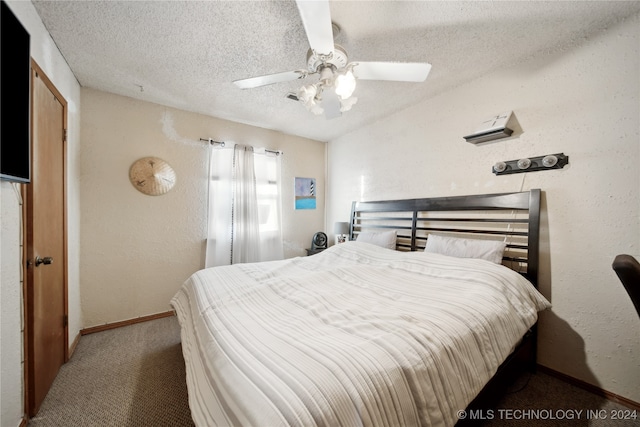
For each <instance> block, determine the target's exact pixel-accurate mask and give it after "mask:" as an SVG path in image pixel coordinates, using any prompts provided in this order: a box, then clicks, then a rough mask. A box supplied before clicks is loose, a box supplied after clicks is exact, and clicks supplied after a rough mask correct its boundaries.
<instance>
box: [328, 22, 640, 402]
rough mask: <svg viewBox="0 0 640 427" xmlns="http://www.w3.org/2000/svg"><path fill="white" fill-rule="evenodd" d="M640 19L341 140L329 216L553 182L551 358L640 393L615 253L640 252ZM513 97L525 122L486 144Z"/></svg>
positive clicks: (546, 272)
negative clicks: (383, 203)
mask: <svg viewBox="0 0 640 427" xmlns="http://www.w3.org/2000/svg"><path fill="white" fill-rule="evenodd" d="M639 33H640V19H639V17H638V16H635V17H633V18H632V19H630V20H628V21H627V22H626V23H623V24H622V25H619V26H616V27H613V28H611V29H609V30H608V31H607V32H606V33H605V34H601V35H600V36H597V37H593V38H591V39H589V40H585V42H584V44H583V46H581V47H580V48H579V49H576V50H574V51H570V52H563V53H556V54H543V55H540V56H539V57H537V58H533V59H531V60H530V61H529V62H527V63H524V64H521V65H520V66H517V67H513V68H510V69H504V70H501V71H499V72H495V73H493V74H492V75H489V76H486V77H484V78H482V79H479V80H476V81H474V82H471V83H469V84H466V85H464V86H461V87H458V88H456V89H454V90H451V91H449V92H448V93H444V94H441V95H439V96H437V97H435V98H433V99H430V100H427V101H424V102H422V103H420V104H418V105H416V106H414V107H412V108H409V109H407V110H405V111H403V112H401V113H399V114H396V115H394V116H392V117H389V118H387V119H385V120H381V121H379V122H377V123H375V124H373V125H371V126H368V127H365V128H363V129H360V130H358V131H356V132H352V133H351V134H348V135H345V136H343V137H341V138H338V139H336V140H334V141H331V142H329V144H328V145H329V147H328V174H327V180H328V183H327V195H328V197H327V224H333V222H335V221H345V220H348V215H349V209H350V204H351V201H352V200H376V199H394V198H411V197H430V196H434V197H435V196H447V195H465V194H477V193H497V192H508V191H519V190H520V189H521V188H522V189H524V190H527V189H531V188H540V189H542V190H543V191H544V196H543V209H544V213H543V220H542V230H541V232H542V242H541V243H542V249H541V263H542V264H541V277H540V289H541V291H542V292H543V293H544V294H545V296H547V297H548V298H549V299H550V300H551V302H552V303H553V309H552V310H551V311H550V312H546V313H543V315H542V317H541V321H540V337H539V357H538V362H539V363H540V364H542V365H544V366H547V367H550V368H552V369H555V370H557V371H560V372H563V373H565V374H568V375H570V376H573V377H575V378H578V379H581V380H583V381H587V382H589V383H591V384H594V385H597V386H598V387H601V388H603V389H605V390H608V391H610V392H612V393H615V394H618V395H621V396H623V397H626V398H628V399H632V400H634V401H635V402H640V388H639V387H638V384H640V340H639V339H638V337H639V335H638V331H639V330H640V319H639V318H638V315H637V314H636V312H635V311H634V308H633V305H632V303H631V301H630V299H629V298H628V296H627V295H626V293H625V291H624V290H623V288H622V286H621V284H620V282H619V281H618V279H617V277H616V275H615V273H614V272H613V270H612V269H611V262H612V261H613V258H614V257H615V255H616V254H619V253H628V254H631V255H634V256H636V257H640V191H639V189H640V172H639V170H640V169H639V168H638V164H640V131H639V130H640V82H639V80H640V79H639V76H640V64H639V63H640V52H639V46H640V34H639ZM436 66H437V64H434V67H436ZM424 84H429V81H428V80H427V82H426V83H424ZM356 108H357V106H356ZM508 110H513V111H514V113H515V116H516V119H517V123H519V125H520V127H521V128H522V132H521V133H520V134H519V135H516V136H514V137H511V138H509V139H506V140H502V141H497V142H491V143H485V144H482V145H473V144H469V143H467V142H465V141H464V139H463V138H462V136H463V135H467V134H468V133H471V132H472V131H473V130H475V128H476V127H477V126H476V125H478V124H479V123H481V122H482V121H483V119H485V118H487V117H490V116H491V115H494V114H499V113H501V112H503V111H508ZM559 152H564V153H565V154H567V155H569V161H570V164H569V165H568V167H565V168H564V169H562V170H553V171H543V172H532V173H526V174H514V175H506V176H499V177H496V176H495V175H493V173H492V172H491V167H492V165H493V164H494V163H495V162H496V161H499V160H513V159H519V158H522V157H529V156H538V155H545V154H551V153H559Z"/></svg>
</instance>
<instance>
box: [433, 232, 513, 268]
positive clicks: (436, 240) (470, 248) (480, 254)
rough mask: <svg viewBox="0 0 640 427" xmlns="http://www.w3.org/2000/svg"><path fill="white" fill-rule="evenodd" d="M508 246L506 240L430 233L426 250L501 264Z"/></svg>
mask: <svg viewBox="0 0 640 427" xmlns="http://www.w3.org/2000/svg"><path fill="white" fill-rule="evenodd" d="M506 247H507V244H506V243H505V242H498V241H495V240H476V239H461V238H459V237H446V236H437V235H435V234H429V236H428V238H427V245H426V247H425V248H424V251H425V252H432V253H437V254H442V255H449V256H454V257H458V258H479V259H486V260H487V261H491V262H495V263H496V264H501V263H502V255H503V254H504V249H505V248H506Z"/></svg>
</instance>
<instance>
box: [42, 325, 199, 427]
mask: <svg viewBox="0 0 640 427" xmlns="http://www.w3.org/2000/svg"><path fill="white" fill-rule="evenodd" d="M29 426H34V427H36V426H37V427H40V426H43V427H44V426H61V427H63V426H64V427H75V426H105V427H106V426H113V427H125V426H131V427H134V426H135V427H148V426H157V427H161V426H193V422H192V420H191V413H190V411H189V405H188V402H187V386H186V382H185V369H184V359H183V357H182V348H181V346H180V328H179V326H178V322H177V319H176V318H175V317H168V318H163V319H157V320H153V321H149V322H144V323H138V324H135V325H131V326H125V327H122V328H118V329H112V330H108V331H103V332H98V333H95V334H90V335H85V336H83V337H81V339H80V342H79V343H78V346H77V348H76V351H75V353H74V354H73V356H72V357H71V360H69V362H67V363H66V364H65V365H63V366H62V368H61V370H60V372H59V373H58V376H57V378H56V379H55V381H54V383H53V386H52V387H51V390H50V391H49V394H47V397H46V398H45V400H44V402H43V404H42V407H41V409H40V411H39V412H38V414H37V415H36V417H34V418H32V419H31V420H30V422H29Z"/></svg>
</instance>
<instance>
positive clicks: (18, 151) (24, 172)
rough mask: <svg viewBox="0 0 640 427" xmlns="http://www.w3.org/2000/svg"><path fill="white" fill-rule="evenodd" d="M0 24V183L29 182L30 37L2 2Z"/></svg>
mask: <svg viewBox="0 0 640 427" xmlns="http://www.w3.org/2000/svg"><path fill="white" fill-rule="evenodd" d="M0 24H1V27H0V45H1V47H0V66H1V67H2V71H1V72H0V98H2V103H1V105H0V179H3V180H7V181H13V182H31V146H30V145H31V141H30V136H29V135H30V120H29V114H30V108H29V105H30V102H29V99H30V93H31V89H30V82H31V55H30V51H29V42H30V36H29V33H28V32H27V30H25V28H24V27H23V26H22V24H21V23H20V21H19V20H18V18H16V16H15V15H14V14H13V12H12V11H11V9H9V6H7V4H6V3H5V2H4V1H2V9H1V10H0Z"/></svg>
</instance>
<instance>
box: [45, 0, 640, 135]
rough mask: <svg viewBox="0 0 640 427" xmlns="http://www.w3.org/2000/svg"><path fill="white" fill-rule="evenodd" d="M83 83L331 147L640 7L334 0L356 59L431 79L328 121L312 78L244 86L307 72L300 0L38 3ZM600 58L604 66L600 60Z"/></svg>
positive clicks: (342, 37)
mask: <svg viewBox="0 0 640 427" xmlns="http://www.w3.org/2000/svg"><path fill="white" fill-rule="evenodd" d="M33 4H34V5H35V8H36V10H37V11H38V13H39V15H40V16H41V18H42V21H43V22H44V25H45V26H46V28H47V29H48V31H49V32H50V33H51V36H52V37H53V39H54V41H55V43H56V44H57V46H58V48H59V49H60V51H61V52H62V54H63V55H64V57H65V58H66V60H67V62H68V63H69V66H70V67H71V69H72V71H73V72H74V74H75V76H76V77H77V79H78V81H79V82H80V84H81V85H82V86H83V87H89V88H94V89H99V90H102V91H106V92H112V93H115V94H119V95H124V96H129V97H132V98H136V99H140V100H144V101H150V102H154V103H158V104H162V105H166V106H170V107H175V108H179V109H183V110H187V111H193V112H197V113H202V114H206V115H210V116H215V117H220V118H224V119H228V120H233V121H237V122H241V123H246V124H250V125H254V126H259V127H263V128H268V129H274V130H278V131H281V132H285V133H288V134H292V135H300V136H304V137H308V138H312V139H316V140H320V141H329V140H331V139H333V138H336V137H338V136H340V135H343V134H345V133H348V132H350V131H352V130H355V129H357V128H359V127H361V126H364V125H367V124H369V123H372V122H375V121H376V120H378V119H380V118H382V117H385V116H388V115H390V114H393V113H394V112H396V111H399V110H402V109H404V108H406V107H408V106H411V105H413V104H416V103H418V102H419V101H421V100H423V99H425V98H428V97H431V96H434V95H436V94H438V93H441V92H443V91H446V90H448V89H451V88H453V87H455V86H458V85H461V84H463V83H465V82H468V81H470V80H472V79H475V78H478V77H480V76H482V75H483V74H486V73H489V72H491V71H492V70H495V69H497V68H500V67H505V66H509V65H512V64H516V63H518V62H522V61H524V60H526V59H528V58H530V57H532V56H535V55H539V54H543V53H547V52H555V51H564V50H567V49H570V48H572V47H574V46H577V45H579V44H580V43H581V42H582V41H583V40H584V39H585V38H587V37H589V36H590V35H592V34H595V33H597V32H599V31H602V30H604V29H606V28H607V27H609V26H611V25H613V24H615V23H616V22H618V21H620V20H621V19H624V18H626V17H627V16H630V15H632V14H635V13H638V11H640V2H638V1H624V2H615V1H603V2H597V1H575V2H571V1H550V2H540V1H499V2H489V1H472V2H457V1H442V2H441V1H335V0H333V1H331V2H330V9H331V17H332V20H333V21H334V22H335V23H336V24H338V25H339V26H340V28H341V31H340V32H339V34H338V35H337V36H336V37H335V42H336V43H338V44H340V45H342V46H343V47H344V48H345V49H346V50H347V52H348V54H349V60H350V61H355V60H360V61H400V62H404V61H406V62H428V63H430V64H432V67H433V68H432V69H431V73H430V74H429V77H428V78H427V80H426V81H425V82H423V83H399V82H386V81H363V80H361V81H359V82H358V87H357V88H356V92H355V96H357V97H358V103H357V104H356V105H355V106H354V107H353V108H352V110H351V111H348V112H346V113H344V114H343V115H342V117H339V118H336V119H331V120H327V119H325V118H324V117H323V116H315V115H313V114H311V113H309V112H308V111H307V110H306V109H305V108H304V106H303V105H302V104H300V103H298V102H295V101H292V100H290V99H287V98H286V97H285V96H286V95H287V93H289V92H295V90H296V89H297V88H298V87H299V86H301V85H302V84H303V83H304V82H306V81H307V80H309V81H311V82H313V81H315V79H316V78H315V77H313V76H311V77H308V78H307V80H305V81H303V80H297V81H293V82H285V83H278V84H274V85H269V86H264V87H260V88H254V89H245V90H242V89H238V88H237V87H236V86H235V85H234V84H232V82H233V81H234V80H238V79H244V78H249V77H255V76H261V75H265V74H272V73H278V72H283V71H291V70H297V69H300V68H305V66H306V54H307V50H308V48H309V45H308V41H307V38H306V34H305V32H304V28H303V25H302V22H301V20H300V16H299V13H298V9H297V6H296V3H295V2H294V1H293V0H291V1H166V2H165V1H150V2H147V1H34V2H33ZM594 60H597V58H595V59H594Z"/></svg>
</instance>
